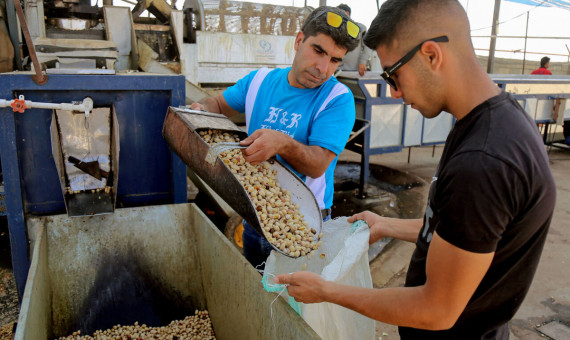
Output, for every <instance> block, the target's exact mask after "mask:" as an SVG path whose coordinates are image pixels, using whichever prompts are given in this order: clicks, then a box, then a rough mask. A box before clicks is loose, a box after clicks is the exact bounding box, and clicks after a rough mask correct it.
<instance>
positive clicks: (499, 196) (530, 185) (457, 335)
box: [400, 92, 556, 340]
mask: <svg viewBox="0 0 570 340" xmlns="http://www.w3.org/2000/svg"><path fill="white" fill-rule="evenodd" d="M555 200H556V188H555V184H554V179H553V177H552V173H551V172H550V166H549V163H548V156H547V155H546V151H545V147H544V144H543V142H542V139H541V137H540V134H539V132H538V130H537V128H536V124H535V123H534V122H533V121H532V120H531V118H530V117H529V116H528V114H527V113H526V112H525V111H524V110H523V109H522V108H521V107H520V105H519V104H518V103H517V101H516V100H515V99H514V98H513V97H512V96H510V95H509V94H507V93H505V92H503V93H501V94H499V95H498V96H496V97H493V98H490V99H489V100H487V101H485V102H483V103H482V104H480V105H479V106H477V107H476V108H474V109H473V110H472V111H471V112H470V113H469V114H468V115H467V116H465V117H464V118H463V119H461V120H460V121H458V122H457V123H456V124H455V126H454V128H453V130H452V131H451V132H450V134H449V136H448V138H447V141H446V144H445V148H444V150H443V154H442V157H441V160H440V163H439V165H438V169H437V170H436V173H435V175H434V178H433V179H432V183H431V187H430V193H429V201H428V206H427V209H426V213H425V216H424V226H423V228H422V230H421V231H420V234H419V235H418V240H417V243H416V249H415V251H414V254H413V256H412V259H411V261H410V266H409V268H408V274H407V277H406V286H407V287H414V286H420V285H423V284H424V283H425V281H426V274H425V270H426V258H427V253H428V248H429V245H430V241H431V238H432V236H433V234H434V232H437V234H438V235H439V236H440V237H442V238H443V239H444V240H446V241H447V242H449V243H451V244H453V245H455V246H456V247H459V248H461V249H464V250H467V251H470V252H475V253H490V252H495V256H494V258H493V261H492V263H491V267H490V268H489V270H488V271H487V273H486V275H485V277H484V278H483V280H482V282H481V283H480V284H479V287H478V288H477V290H476V291H475V293H474V295H473V296H472V297H471V300H470V301H469V303H468V304H467V307H466V308H465V310H464V311H463V313H462V314H461V316H460V317H459V319H458V321H457V322H456V324H455V325H454V326H453V327H452V328H451V329H450V330H447V331H438V332H433V331H424V330H418V329H412V328H405V327H400V335H401V337H402V339H438V340H439V339H506V338H507V337H508V331H507V332H505V329H506V327H505V326H506V323H507V322H508V321H509V320H510V319H511V318H512V317H513V315H514V314H515V312H516V311H517V309H518V308H519V307H520V305H521V303H522V301H523V299H524V297H525V295H526V293H527V292H528V289H529V287H530V284H531V281H532V278H533V276H534V273H535V271H536V267H537V265H538V261H539V259H540V254H541V252H542V248H543V246H544V242H545V240H546V236H547V233H548V227H549V225H550V221H551V218H552V213H553V210H554V204H555ZM505 333H506V336H505Z"/></svg>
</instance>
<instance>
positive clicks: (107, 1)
mask: <svg viewBox="0 0 570 340" xmlns="http://www.w3.org/2000/svg"><path fill="white" fill-rule="evenodd" d="M103 6H113V0H103Z"/></svg>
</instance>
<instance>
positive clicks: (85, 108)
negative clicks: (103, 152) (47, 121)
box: [0, 95, 93, 117]
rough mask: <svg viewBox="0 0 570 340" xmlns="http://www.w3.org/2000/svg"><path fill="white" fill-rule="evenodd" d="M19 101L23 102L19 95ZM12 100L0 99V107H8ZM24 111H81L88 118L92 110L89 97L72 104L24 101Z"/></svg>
mask: <svg viewBox="0 0 570 340" xmlns="http://www.w3.org/2000/svg"><path fill="white" fill-rule="evenodd" d="M19 100H24V96H23V95H20V97H19ZM14 101H15V100H14V99H12V100H6V99H0V107H10V106H12V103H14ZM25 103H26V109H53V110H65V111H82V112H85V117H89V114H90V113H91V110H93V100H92V99H91V98H89V97H86V98H85V99H83V101H82V102H73V103H59V104H56V103H41V102H33V101H31V100H25Z"/></svg>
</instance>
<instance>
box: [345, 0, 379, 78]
mask: <svg viewBox="0 0 570 340" xmlns="http://www.w3.org/2000/svg"><path fill="white" fill-rule="evenodd" d="M337 8H338V9H341V10H343V11H345V12H346V15H348V16H349V17H350V13H351V9H350V7H349V6H348V5H346V4H340V5H338V6H337ZM357 24H358V27H360V32H361V33H360V36H359V43H358V46H357V47H356V48H355V49H354V50H352V51H350V52H348V53H347V54H346V56H344V58H343V59H342V64H341V65H340V70H342V71H358V74H360V75H361V76H363V75H364V74H365V73H366V68H367V63H368V60H369V59H370V58H371V56H372V53H373V52H372V50H371V49H369V48H368V47H366V45H364V42H363V41H362V37H364V34H365V33H366V26H364V25H363V24H361V23H357Z"/></svg>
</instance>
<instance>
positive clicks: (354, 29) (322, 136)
mask: <svg viewBox="0 0 570 340" xmlns="http://www.w3.org/2000/svg"><path fill="white" fill-rule="evenodd" d="M358 34H359V27H358V26H357V25H356V23H354V22H353V21H351V20H350V18H349V17H348V16H347V15H346V13H344V11H341V10H340V9H338V8H335V7H328V6H322V7H319V8H317V9H315V10H314V11H313V12H312V13H311V14H310V15H309V16H308V17H307V19H306V20H305V23H304V24H303V26H302V28H301V31H300V32H299V33H297V36H296V37H295V45H294V47H295V51H296V52H295V57H294V59H293V64H292V66H291V67H289V68H285V69H274V70H269V69H267V68H265V69H260V70H257V71H253V72H251V73H250V74H249V75H247V76H245V77H244V78H242V79H240V80H238V82H237V83H236V84H235V85H234V86H231V87H229V88H228V89H227V90H226V91H224V93H223V94H220V95H218V96H215V97H208V98H205V99H203V100H200V101H199V102H198V103H192V104H191V105H190V108H192V109H195V110H206V111H209V112H217V113H223V114H224V115H226V116H228V117H229V116H232V115H235V114H238V113H245V118H246V129H247V132H248V134H249V136H248V137H247V138H246V139H244V140H242V141H241V142H240V143H241V144H242V145H247V146H248V148H246V149H244V151H243V154H244V155H245V160H246V161H247V162H250V163H251V164H253V165H255V164H258V163H260V162H263V161H265V160H267V159H269V158H271V157H273V156H277V158H278V159H279V160H280V161H282V162H284V163H285V164H286V165H287V166H288V167H289V168H291V169H292V170H293V171H294V172H295V174H297V175H298V176H299V177H300V178H301V179H302V180H304V181H305V183H306V184H307V186H308V187H309V189H311V191H312V192H313V194H314V195H315V198H316V200H317V202H318V205H319V207H320V209H321V214H322V217H323V219H324V220H327V219H330V216H331V206H332V201H333V191H334V178H333V176H334V169H335V166H336V163H337V159H338V155H339V154H340V153H341V152H342V151H343V149H344V147H345V145H346V142H347V140H348V137H349V136H350V132H351V131H352V127H353V125H354V120H355V115H356V114H355V107H354V97H353V95H352V93H351V91H350V90H349V89H348V87H346V86H345V85H344V84H341V83H339V82H338V80H337V79H336V78H335V77H332V75H333V73H334V72H335V71H336V69H337V68H338V66H339V65H340V63H341V61H342V60H343V57H344V56H345V54H346V53H347V52H348V51H351V50H353V49H354V48H355V47H356V46H357V45H358V42H359V40H358V37H359V36H358ZM243 246H244V255H245V257H246V258H247V259H248V261H249V262H250V263H251V264H252V265H253V266H255V267H256V268H258V269H263V268H264V265H263V263H264V261H265V260H266V259H267V257H268V256H269V253H270V252H271V249H272V247H271V245H270V244H269V242H268V241H267V240H266V239H265V237H263V236H261V235H259V234H258V233H257V232H256V231H255V230H254V229H253V227H251V226H250V225H249V224H248V223H247V221H245V223H244V232H243Z"/></svg>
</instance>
